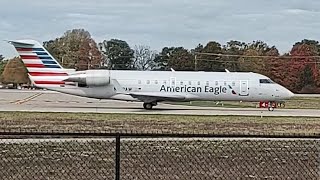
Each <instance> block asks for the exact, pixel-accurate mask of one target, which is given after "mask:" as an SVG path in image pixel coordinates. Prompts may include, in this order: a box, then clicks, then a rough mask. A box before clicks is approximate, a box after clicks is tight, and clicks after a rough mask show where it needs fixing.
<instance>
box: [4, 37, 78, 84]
mask: <svg viewBox="0 0 320 180" xmlns="http://www.w3.org/2000/svg"><path fill="white" fill-rule="evenodd" d="M8 42H9V43H10V44H12V45H13V46H14V47H15V49H16V50H17V52H18V53H19V55H20V57H21V59H22V61H23V63H24V65H25V67H26V68H27V70H28V75H29V78H30V80H31V81H32V83H33V84H34V85H35V86H37V87H41V88H48V89H50V88H51V87H52V88H55V87H60V86H65V85H66V82H65V81H64V80H65V79H66V78H68V73H71V72H74V71H75V70H74V69H64V68H63V67H62V66H61V65H60V64H59V62H58V61H57V60H56V59H55V58H54V57H53V56H52V55H51V54H50V53H49V52H48V51H47V50H46V49H45V48H44V47H43V46H42V45H41V44H40V43H39V42H37V41H34V40H17V41H8ZM70 85H71V84H70Z"/></svg>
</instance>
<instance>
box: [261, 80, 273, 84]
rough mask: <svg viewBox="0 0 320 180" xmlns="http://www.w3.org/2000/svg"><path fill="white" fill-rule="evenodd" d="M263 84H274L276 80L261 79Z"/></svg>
mask: <svg viewBox="0 0 320 180" xmlns="http://www.w3.org/2000/svg"><path fill="white" fill-rule="evenodd" d="M260 83H261V84H273V83H274V82H273V81H272V80H271V79H260Z"/></svg>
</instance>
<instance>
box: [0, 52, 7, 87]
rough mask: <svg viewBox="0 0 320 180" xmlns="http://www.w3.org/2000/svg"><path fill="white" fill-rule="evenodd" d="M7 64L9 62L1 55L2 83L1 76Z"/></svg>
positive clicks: (0, 71)
mask: <svg viewBox="0 0 320 180" xmlns="http://www.w3.org/2000/svg"><path fill="white" fill-rule="evenodd" d="M6 64H7V61H6V60H4V57H3V56H2V55H1V54H0V82H1V75H2V72H3V70H4V68H5V66H6Z"/></svg>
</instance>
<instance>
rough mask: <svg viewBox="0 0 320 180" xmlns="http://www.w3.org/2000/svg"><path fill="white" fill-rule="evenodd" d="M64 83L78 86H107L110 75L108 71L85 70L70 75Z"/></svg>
mask: <svg viewBox="0 0 320 180" xmlns="http://www.w3.org/2000/svg"><path fill="white" fill-rule="evenodd" d="M65 81H71V82H78V83H79V86H107V85H109V84H110V75H109V70H86V71H79V72H76V73H73V74H70V75H69V77H68V79H66V80H65Z"/></svg>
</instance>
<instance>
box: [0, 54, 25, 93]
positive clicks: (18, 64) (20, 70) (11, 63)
mask: <svg viewBox="0 0 320 180" xmlns="http://www.w3.org/2000/svg"><path fill="white" fill-rule="evenodd" d="M1 81H2V82H3V83H4V84H13V85H14V87H17V85H18V84H27V83H30V81H29V78H28V75H27V69H26V68H25V66H24V64H23V62H22V61H21V59H20V58H18V57H15V58H13V59H10V60H8V64H7V65H6V67H5V68H4V71H3V73H2V76H1Z"/></svg>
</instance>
